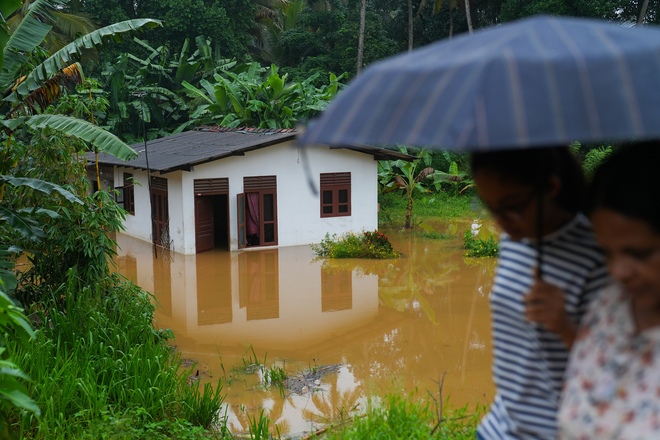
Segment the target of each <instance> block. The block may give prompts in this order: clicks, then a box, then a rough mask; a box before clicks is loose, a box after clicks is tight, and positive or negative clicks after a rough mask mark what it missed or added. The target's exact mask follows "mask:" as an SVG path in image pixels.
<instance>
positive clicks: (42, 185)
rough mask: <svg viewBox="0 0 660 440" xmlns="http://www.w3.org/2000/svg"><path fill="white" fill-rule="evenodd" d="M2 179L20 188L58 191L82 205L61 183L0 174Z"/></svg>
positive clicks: (46, 191) (69, 199) (49, 191)
mask: <svg viewBox="0 0 660 440" xmlns="http://www.w3.org/2000/svg"><path fill="white" fill-rule="evenodd" d="M0 181H2V182H7V183H9V184H10V185H12V186H15V187H16V188H19V187H21V186H27V187H29V188H32V189H35V190H37V191H40V192H42V193H45V194H51V193H52V192H53V191H56V192H58V193H60V194H61V195H63V196H64V198H65V199H67V200H68V201H70V202H75V203H79V204H81V205H82V201H81V200H80V199H79V198H78V197H76V196H75V195H74V194H73V193H71V192H69V191H67V190H66V189H64V188H62V187H61V186H60V185H56V184H54V183H52V182H48V181H46V180H40V179H32V178H29V177H14V176H0ZM51 212H52V211H51ZM49 215H50V214H49ZM51 217H52V216H51Z"/></svg>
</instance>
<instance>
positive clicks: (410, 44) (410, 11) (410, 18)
mask: <svg viewBox="0 0 660 440" xmlns="http://www.w3.org/2000/svg"><path fill="white" fill-rule="evenodd" d="M465 1H468V0H465ZM412 48H413V7H412V0H408V52H410V51H411V50H412Z"/></svg>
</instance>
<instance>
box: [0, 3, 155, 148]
mask: <svg viewBox="0 0 660 440" xmlns="http://www.w3.org/2000/svg"><path fill="white" fill-rule="evenodd" d="M65 3H66V0H35V1H33V2H32V3H31V5H30V8H29V9H28V11H27V12H26V13H25V14H24V15H23V18H22V20H20V23H19V24H18V25H17V26H16V27H15V28H14V29H13V30H10V29H9V27H8V25H7V19H8V18H11V17H12V16H13V15H14V14H15V13H17V11H19V9H20V8H21V7H22V5H23V2H22V1H21V0H0V47H1V48H2V55H1V56H0V67H1V68H0V88H1V89H2V90H6V93H5V94H6V96H5V98H4V99H3V101H2V102H0V114H2V115H4V117H5V119H4V120H3V121H2V123H3V125H4V126H5V130H4V131H5V135H7V134H11V133H12V132H14V131H15V130H16V129H17V128H18V127H20V126H22V125H23V124H27V125H28V126H31V127H35V126H38V127H40V128H43V127H46V126H47V127H50V128H57V129H59V130H63V132H64V133H65V134H66V135H69V136H75V137H81V138H82V139H85V140H86V141H88V142H90V143H91V146H92V147H93V148H94V149H95V150H97V151H106V152H108V153H110V154H114V155H117V157H120V158H122V159H129V158H131V157H133V156H135V152H134V151H133V150H132V149H131V148H130V147H129V146H128V145H126V144H125V143H124V142H122V141H121V140H119V139H118V138H117V137H115V136H114V135H112V134H110V133H108V132H107V131H105V130H103V129H102V128H99V127H95V126H90V124H89V123H85V122H84V121H81V120H79V119H75V118H70V119H68V120H64V119H61V118H62V117H55V115H51V116H45V115H38V116H32V114H33V113H34V112H35V110H36V109H37V108H40V109H43V105H47V104H49V103H51V102H53V100H55V99H57V98H58V97H59V92H60V85H61V84H65V83H66V82H67V81H69V82H73V83H75V82H77V81H79V79H80V78H82V74H81V72H80V69H79V66H76V65H75V64H74V62H75V59H76V58H77V57H79V56H80V54H81V53H82V52H83V51H84V50H86V49H93V48H97V47H99V46H101V45H103V44H104V43H106V42H109V41H121V39H122V34H125V33H127V32H134V31H137V30H139V29H142V28H153V27H156V26H160V24H161V23H160V22H159V21H158V20H152V19H139V20H128V21H125V22H121V23H116V24H112V25H110V26H106V27H104V28H101V29H98V30H95V31H93V32H90V33H88V34H86V35H83V36H81V37H79V38H77V39H76V40H75V41H73V42H71V43H69V44H67V45H66V46H64V47H63V48H62V49H60V50H58V51H57V52H55V53H54V54H52V55H51V56H49V57H48V58H46V59H45V60H44V61H42V62H41V63H39V64H38V65H36V66H34V67H31V68H30V69H29V70H28V72H27V74H25V75H22V76H21V75H20V74H19V72H21V71H25V69H26V65H27V64H28V62H29V61H30V58H29V54H31V53H32V51H34V50H35V49H36V48H37V47H39V45H40V44H41V43H42V42H43V41H44V40H45V38H46V36H47V35H48V34H49V32H50V31H51V29H52V26H51V25H50V24H49V23H48V21H47V20H46V19H45V18H47V17H48V16H49V14H50V13H51V12H52V11H53V10H56V9H57V8H61V6H62V5H64V4H65ZM60 80H61V82H60ZM18 115H21V116H20V117H19V116H18ZM32 118H36V119H35V120H32ZM51 121H52V123H53V125H50V122H51ZM97 141H99V143H96V142H97ZM108 149H109V150H108Z"/></svg>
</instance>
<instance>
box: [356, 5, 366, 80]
mask: <svg viewBox="0 0 660 440" xmlns="http://www.w3.org/2000/svg"><path fill="white" fill-rule="evenodd" d="M366 14H367V0H362V3H361V5H360V33H359V34H358V52H357V69H356V73H357V74H358V75H359V74H360V72H362V60H363V57H364V28H365V21H366Z"/></svg>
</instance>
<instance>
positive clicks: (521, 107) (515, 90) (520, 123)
mask: <svg viewBox="0 0 660 440" xmlns="http://www.w3.org/2000/svg"><path fill="white" fill-rule="evenodd" d="M504 58H505V59H506V64H507V70H508V71H509V85H510V86H511V99H512V101H513V110H514V111H513V113H514V115H513V116H514V121H512V122H514V123H515V126H516V133H518V144H519V145H525V144H527V143H529V136H528V132H527V129H526V127H527V125H526V124H527V123H526V120H527V118H526V117H525V104H524V102H523V98H522V95H523V92H522V90H521V89H520V83H521V81H520V72H519V71H518V66H517V65H516V63H515V58H514V56H513V54H512V53H511V51H510V50H509V49H507V50H505V51H504Z"/></svg>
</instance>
